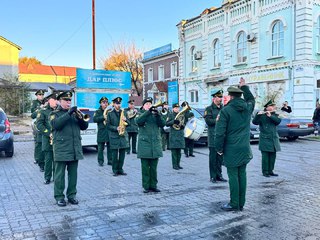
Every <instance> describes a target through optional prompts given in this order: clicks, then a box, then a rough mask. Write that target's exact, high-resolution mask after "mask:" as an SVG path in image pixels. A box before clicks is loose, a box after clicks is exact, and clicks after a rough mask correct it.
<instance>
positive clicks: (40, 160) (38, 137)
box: [31, 89, 47, 172]
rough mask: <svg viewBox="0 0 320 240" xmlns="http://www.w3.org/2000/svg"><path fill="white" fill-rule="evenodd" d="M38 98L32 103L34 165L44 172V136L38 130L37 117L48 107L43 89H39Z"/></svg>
mask: <svg viewBox="0 0 320 240" xmlns="http://www.w3.org/2000/svg"><path fill="white" fill-rule="evenodd" d="M35 95H36V98H37V99H35V100H33V101H32V106H31V118H32V119H34V122H33V125H34V128H35V130H34V141H35V144H34V162H33V163H34V164H38V166H39V168H40V171H41V172H44V153H43V152H42V134H41V133H40V132H39V131H38V129H37V128H36V126H37V123H36V120H37V116H38V113H39V111H40V110H41V109H44V108H45V107H46V105H47V103H46V102H45V101H43V98H44V91H43V90H42V89H39V90H37V91H36V93H35Z"/></svg>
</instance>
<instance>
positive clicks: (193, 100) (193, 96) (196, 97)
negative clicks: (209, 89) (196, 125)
mask: <svg viewBox="0 0 320 240" xmlns="http://www.w3.org/2000/svg"><path fill="white" fill-rule="evenodd" d="M190 98H191V99H190V102H191V103H198V102H199V94H198V91H197V90H193V91H190Z"/></svg>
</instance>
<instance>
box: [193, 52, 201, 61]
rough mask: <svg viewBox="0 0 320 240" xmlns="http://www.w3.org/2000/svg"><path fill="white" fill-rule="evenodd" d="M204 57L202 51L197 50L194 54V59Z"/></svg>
mask: <svg viewBox="0 0 320 240" xmlns="http://www.w3.org/2000/svg"><path fill="white" fill-rule="evenodd" d="M201 58H202V52H201V51H197V52H196V53H195V54H194V59H195V60H200V59H201Z"/></svg>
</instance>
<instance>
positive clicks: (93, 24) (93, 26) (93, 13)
mask: <svg viewBox="0 0 320 240" xmlns="http://www.w3.org/2000/svg"><path fill="white" fill-rule="evenodd" d="M95 31H96V30H95V7H94V0H92V65H93V67H92V68H93V70H95V69H96V33H95Z"/></svg>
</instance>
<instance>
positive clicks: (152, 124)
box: [136, 110, 165, 159]
mask: <svg viewBox="0 0 320 240" xmlns="http://www.w3.org/2000/svg"><path fill="white" fill-rule="evenodd" d="M136 122H137V124H138V126H139V134H138V158H151V159H155V158H159V157H162V147H161V137H160V130H159V128H162V127H164V125H165V120H164V119H163V118H162V117H161V115H159V114H156V115H155V114H152V113H151V112H150V111H146V110H141V111H140V113H139V116H137V117H136Z"/></svg>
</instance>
